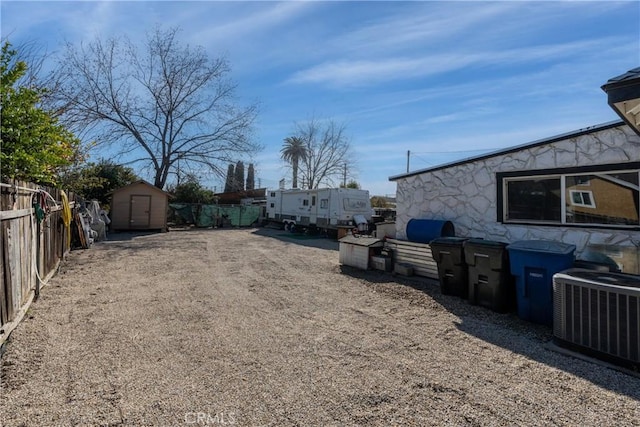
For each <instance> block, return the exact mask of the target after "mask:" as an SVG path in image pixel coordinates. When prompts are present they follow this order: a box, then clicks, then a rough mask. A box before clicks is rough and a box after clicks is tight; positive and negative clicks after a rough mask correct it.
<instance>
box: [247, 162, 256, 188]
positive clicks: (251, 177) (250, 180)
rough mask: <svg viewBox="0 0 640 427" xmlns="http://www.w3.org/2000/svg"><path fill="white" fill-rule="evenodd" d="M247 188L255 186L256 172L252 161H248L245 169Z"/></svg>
mask: <svg viewBox="0 0 640 427" xmlns="http://www.w3.org/2000/svg"><path fill="white" fill-rule="evenodd" d="M245 188H246V189H247V190H254V189H255V188H256V172H255V170H254V168H253V163H249V169H248V170H247V185H245Z"/></svg>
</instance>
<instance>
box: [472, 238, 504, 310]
mask: <svg viewBox="0 0 640 427" xmlns="http://www.w3.org/2000/svg"><path fill="white" fill-rule="evenodd" d="M464 259H465V262H466V263H467V265H468V275H469V278H468V284H469V296H468V298H469V302H470V303H471V304H476V305H481V306H483V307H487V308H490V309H491V310H493V311H496V312H498V313H506V312H508V311H512V310H514V309H515V307H516V292H515V283H514V281H513V277H512V276H511V269H510V267H509V252H508V251H507V244H506V243H502V242H495V241H492V240H483V239H469V240H467V241H466V242H464Z"/></svg>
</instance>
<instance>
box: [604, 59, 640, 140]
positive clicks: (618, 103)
mask: <svg viewBox="0 0 640 427" xmlns="http://www.w3.org/2000/svg"><path fill="white" fill-rule="evenodd" d="M602 90H603V91H605V92H606V93H607V96H608V104H609V106H610V107H611V108H613V110H614V111H615V112H616V113H617V114H618V115H619V116H620V118H622V120H624V121H625V123H627V124H628V125H629V126H630V127H631V128H632V129H633V130H634V131H635V132H636V133H637V134H638V135H640V67H638V68H634V69H633V70H629V71H628V72H626V73H624V74H622V75H620V76H618V77H614V78H612V79H609V81H608V82H607V83H606V84H604V85H603V86H602Z"/></svg>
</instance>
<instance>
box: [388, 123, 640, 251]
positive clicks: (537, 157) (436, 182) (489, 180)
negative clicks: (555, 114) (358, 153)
mask: <svg viewBox="0 0 640 427" xmlns="http://www.w3.org/2000/svg"><path fill="white" fill-rule="evenodd" d="M639 160H640V137H639V136H638V135H637V134H636V133H635V132H633V130H631V129H630V128H629V127H628V126H627V125H622V124H621V125H620V126H617V127H613V128H609V129H605V130H601V131H595V132H593V133H590V134H585V135H581V136H578V137H575V138H568V139H565V140H561V141H557V142H553V143H550V144H545V145H540V146H537V147H531V148H523V149H522V150H520V151H516V152H512V153H508V154H504V155H497V156H495V157H490V158H486V159H483V160H478V161H470V162H469V163H464V164H460V165H457V166H452V167H449V168H444V169H440V170H436V171H433V172H429V171H427V172H424V173H422V174H419V175H413V176H409V177H406V178H400V179H397V180H396V182H397V193H396V198H397V217H396V235H397V238H398V239H406V226H407V222H408V221H409V220H410V219H412V218H424V219H440V220H443V219H445V220H449V221H452V222H453V224H454V226H455V230H456V236H462V237H481V238H485V239H491V240H498V241H503V242H507V243H508V242H514V241H517V240H530V239H543V240H555V241H561V242H565V243H573V244H575V245H576V246H577V253H580V252H582V251H583V250H584V248H585V246H586V245H587V244H610V245H621V246H638V245H639V244H640V231H633V230H621V229H603V228H598V229H595V228H587V227H584V228H579V227H561V226H537V225H536V226H534V225H515V224H502V223H498V222H497V218H496V173H497V172H509V171H518V170H520V171H526V170H533V169H552V168H565V167H576V166H584V165H600V164H602V165H604V164H611V163H624V162H631V161H639Z"/></svg>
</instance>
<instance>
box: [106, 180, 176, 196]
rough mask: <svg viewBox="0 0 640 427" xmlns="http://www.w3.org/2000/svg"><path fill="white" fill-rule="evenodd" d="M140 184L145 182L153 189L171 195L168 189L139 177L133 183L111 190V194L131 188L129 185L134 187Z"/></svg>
mask: <svg viewBox="0 0 640 427" xmlns="http://www.w3.org/2000/svg"><path fill="white" fill-rule="evenodd" d="M138 184H144V185H146V186H148V187H150V189H152V190H155V191H159V192H161V193H164V194H166V195H167V196H168V195H169V193H167V192H166V191H164V190H162V189H161V188H158V187H156V186H155V185H153V184H150V183H149V182H147V181H145V180H144V179H139V180H138V181H135V182H132V183H131V184H127V185H125V186H124V187H120V188H117V189H115V190H113V191H111V194H113V193H117V192H119V191H121V190H124V189H126V188H129V187H132V186H134V185H138Z"/></svg>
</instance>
